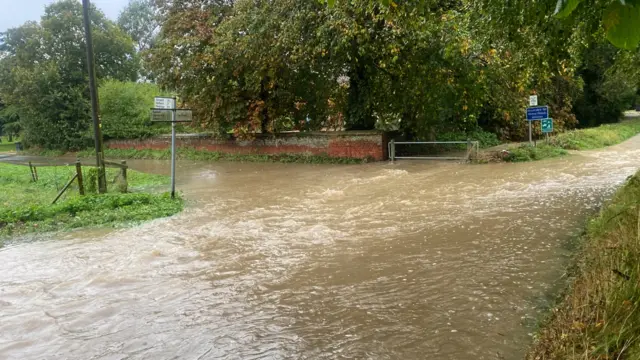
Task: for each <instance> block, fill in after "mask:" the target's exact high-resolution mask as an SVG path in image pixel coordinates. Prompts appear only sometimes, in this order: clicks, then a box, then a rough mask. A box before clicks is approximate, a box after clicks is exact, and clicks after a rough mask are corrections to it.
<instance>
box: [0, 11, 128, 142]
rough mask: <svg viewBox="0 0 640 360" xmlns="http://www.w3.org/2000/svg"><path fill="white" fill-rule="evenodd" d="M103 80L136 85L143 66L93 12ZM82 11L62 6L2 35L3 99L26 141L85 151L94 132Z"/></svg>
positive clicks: (0, 79) (125, 42) (122, 38)
mask: <svg viewBox="0 0 640 360" xmlns="http://www.w3.org/2000/svg"><path fill="white" fill-rule="evenodd" d="M91 21H92V24H93V37H94V48H95V61H96V76H97V77H98V79H106V78H113V79H120V80H135V79H136V77H137V73H138V66H139V61H138V60H137V59H136V53H135V49H134V46H133V41H132V40H131V38H130V37H129V36H128V35H127V34H125V33H124V32H123V31H122V30H121V29H120V28H119V27H118V26H117V25H116V24H115V23H113V22H112V21H110V20H108V19H106V18H105V16H104V14H103V13H102V12H100V11H98V10H97V9H96V8H92V9H91ZM83 29H84V28H83V22H82V5H81V4H80V3H79V2H77V1H75V0H63V1H59V2H56V3H53V4H51V5H49V6H47V7H46V8H45V13H44V15H43V16H42V18H41V20H40V21H39V22H27V23H25V24H24V25H22V26H20V27H17V28H13V29H9V30H7V31H6V32H4V33H2V35H1V38H0V41H1V45H0V98H2V100H3V101H5V102H6V103H7V104H11V105H12V106H14V107H15V109H16V112H17V113H18V114H19V117H20V122H21V125H22V128H23V130H24V141H25V142H26V143H27V144H30V145H36V146H41V147H46V148H63V149H71V148H80V147H83V146H84V144H85V142H86V140H87V138H88V130H89V127H90V116H89V101H88V99H89V90H88V80H87V79H88V77H87V74H88V72H87V67H86V47H85V40H84V30H83Z"/></svg>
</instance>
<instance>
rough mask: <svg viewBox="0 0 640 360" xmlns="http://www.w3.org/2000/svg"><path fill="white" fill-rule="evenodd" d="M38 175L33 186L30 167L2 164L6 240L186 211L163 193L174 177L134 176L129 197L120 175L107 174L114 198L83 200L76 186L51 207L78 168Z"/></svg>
mask: <svg viewBox="0 0 640 360" xmlns="http://www.w3.org/2000/svg"><path fill="white" fill-rule="evenodd" d="M37 171H38V181H37V182H33V181H32V180H31V174H30V172H29V167H28V166H20V165H11V164H2V163H0V239H2V238H6V237H7V236H9V235H17V234H23V233H28V232H39V231H53V230H65V229H74V228H79V227H85V226H122V225H127V224H135V223H138V222H141V221H145V220H150V219H153V218H158V217H164V216H169V215H173V214H175V213H177V212H179V211H181V210H182V206H183V204H182V200H180V199H178V200H172V199H171V198H170V197H169V196H168V195H167V194H161V193H160V191H161V190H163V188H164V186H166V185H167V184H168V183H169V178H168V177H165V176H161V175H151V174H144V173H140V172H137V171H132V170H128V171H127V178H128V183H129V193H124V194H123V193H117V192H115V191H116V188H117V186H116V184H115V179H117V178H118V176H117V175H118V171H119V170H116V169H108V171H107V180H108V186H109V190H110V191H111V192H110V193H108V194H104V195H93V194H88V195H86V196H80V195H79V194H78V188H77V185H76V184H77V183H76V182H74V183H73V185H72V187H71V188H70V189H69V190H67V192H65V194H64V195H63V196H62V198H61V199H60V200H58V202H57V203H56V204H55V205H51V202H52V201H53V199H54V198H55V197H56V194H57V193H58V191H59V189H61V188H62V187H63V186H64V184H65V183H66V182H67V181H68V180H69V179H70V178H71V177H72V176H73V174H75V167H67V166H50V167H38V168H37ZM90 172H91V168H89V167H83V175H84V178H85V181H86V182H87V181H88V178H89V173H90ZM85 186H86V187H89V186H88V184H87V183H85ZM142 191H145V192H142ZM1 241H2V240H0V245H1Z"/></svg>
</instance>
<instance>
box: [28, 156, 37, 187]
mask: <svg viewBox="0 0 640 360" xmlns="http://www.w3.org/2000/svg"><path fill="white" fill-rule="evenodd" d="M29 171H30V172H31V180H32V181H33V182H36V176H35V175H34V174H33V165H31V161H29Z"/></svg>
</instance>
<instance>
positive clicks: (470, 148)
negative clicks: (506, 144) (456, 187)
mask: <svg viewBox="0 0 640 360" xmlns="http://www.w3.org/2000/svg"><path fill="white" fill-rule="evenodd" d="M420 144H429V145H438V144H466V145H467V149H466V151H465V152H464V155H462V156H452V155H444V156H396V145H420ZM479 146H480V142H478V141H471V140H467V141H395V140H391V141H389V143H388V144H387V150H388V152H389V159H390V160H391V161H395V160H397V159H407V160H462V161H469V160H470V159H471V156H472V155H473V156H474V157H477V156H478V148H479Z"/></svg>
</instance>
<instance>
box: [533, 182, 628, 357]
mask: <svg viewBox="0 0 640 360" xmlns="http://www.w3.org/2000/svg"><path fill="white" fill-rule="evenodd" d="M639 204H640V172H638V173H637V174H636V175H634V176H633V177H631V178H630V179H629V180H628V181H627V183H626V184H625V185H624V186H623V187H622V188H621V189H620V190H619V191H618V192H617V193H616V195H615V196H614V198H613V199H612V200H611V201H610V203H609V204H608V205H607V206H606V207H605V208H603V210H602V211H601V212H600V214H599V215H598V216H597V217H596V218H594V219H592V220H591V221H590V223H589V225H588V226H587V230H586V234H585V236H584V239H583V243H582V249H581V250H580V252H579V253H578V255H577V257H576V259H575V262H574V265H573V266H572V267H571V268H570V270H569V275H570V279H571V281H572V284H571V286H570V288H569V290H568V291H567V294H566V295H565V296H564V297H563V299H562V301H561V303H559V305H558V306H557V307H556V308H555V309H554V310H553V312H552V314H551V315H550V317H549V319H548V320H547V321H546V323H545V324H544V325H543V327H542V328H541V330H540V332H539V334H538V335H537V339H536V342H535V344H534V346H533V347H532V349H531V351H530V352H529V353H528V354H527V356H526V359H528V360H534V359H535V360H542V359H574V360H575V359H640V205H639Z"/></svg>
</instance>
